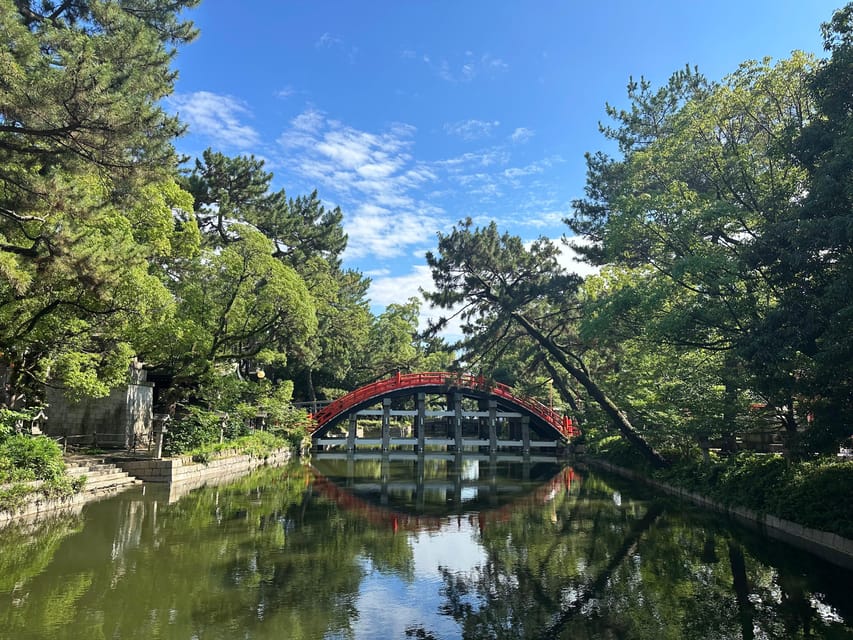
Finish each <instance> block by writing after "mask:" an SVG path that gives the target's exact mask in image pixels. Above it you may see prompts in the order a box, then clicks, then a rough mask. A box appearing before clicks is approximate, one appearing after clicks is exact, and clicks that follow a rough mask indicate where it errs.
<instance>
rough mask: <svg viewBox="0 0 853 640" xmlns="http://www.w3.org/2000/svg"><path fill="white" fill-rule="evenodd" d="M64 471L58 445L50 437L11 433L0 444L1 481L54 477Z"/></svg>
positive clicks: (62, 473)
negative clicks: (11, 434)
mask: <svg viewBox="0 0 853 640" xmlns="http://www.w3.org/2000/svg"><path fill="white" fill-rule="evenodd" d="M64 473H65V462H64V461H63V459H62V449H60V448H59V445H58V444H56V443H55V442H54V441H53V440H51V439H50V438H47V437H44V436H37V437H31V436H24V435H13V436H9V437H8V438H6V440H5V441H4V442H3V443H2V444H0V479H2V481H3V482H10V481H11V482H14V481H25V480H56V479H58V478H61V477H62V476H63V475H64ZM4 476H5V478H4Z"/></svg>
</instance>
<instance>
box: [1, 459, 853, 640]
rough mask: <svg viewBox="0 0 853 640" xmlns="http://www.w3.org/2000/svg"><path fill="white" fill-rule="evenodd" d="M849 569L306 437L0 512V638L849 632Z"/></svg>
mask: <svg viewBox="0 0 853 640" xmlns="http://www.w3.org/2000/svg"><path fill="white" fill-rule="evenodd" d="M851 578H853V576H851V574H850V572H846V571H844V570H841V569H839V568H836V567H833V566H831V565H829V564H827V563H825V562H822V561H819V560H817V559H814V558H812V557H810V556H808V555H807V554H805V553H801V552H798V551H796V550H794V549H791V548H790V547H786V546H785V545H783V544H781V543H777V542H773V541H769V540H767V539H765V538H763V537H761V536H759V535H756V534H754V533H751V532H748V531H745V530H743V529H741V528H739V527H737V526H733V525H731V524H729V523H727V522H725V521H722V520H721V519H720V518H719V517H717V516H716V515H714V514H709V513H706V512H702V511H699V510H696V509H692V508H689V507H686V506H685V505H683V504H680V503H677V502H674V501H672V500H669V499H660V498H659V497H658V496H655V495H653V494H650V493H648V492H647V491H644V490H641V489H638V488H637V487H634V486H632V485H631V484H629V483H626V482H625V481H623V480H621V479H618V478H611V477H609V476H605V475H600V474H592V473H589V472H587V471H581V470H578V469H573V468H571V467H567V466H564V465H563V464H562V463H560V462H557V461H555V460H533V459H528V460H526V461H525V460H523V459H516V460H512V459H508V458H504V459H500V460H498V459H489V458H488V456H485V457H464V456H452V455H451V456H447V455H433V456H415V457H409V458H408V459H401V460H396V459H393V457H392V456H385V457H382V456H379V457H375V456H373V457H371V456H367V457H362V458H358V457H355V458H347V457H343V458H341V457H338V458H337V459H336V458H335V457H324V456H317V457H315V458H314V459H313V460H312V463H311V465H293V466H290V467H286V468H278V469H264V470H261V471H259V472H256V473H253V474H251V475H250V476H246V477H244V478H242V479H240V480H237V481H234V482H231V483H229V484H224V485H221V486H215V487H203V488H200V489H196V490H193V491H191V492H190V493H188V494H186V495H181V494H180V492H176V491H168V490H165V489H161V490H157V489H156V488H155V489H152V488H150V487H149V488H146V490H145V491H144V493H143V491H142V490H130V491H128V492H126V493H122V494H119V495H117V496H115V497H113V498H111V499H108V500H104V501H102V502H99V503H94V504H91V505H88V506H87V507H86V508H85V509H84V510H83V512H82V513H81V514H80V515H78V516H74V517H69V518H59V519H54V520H51V521H46V522H44V523H38V524H35V525H27V526H25V527H20V528H9V529H5V530H3V531H0V638H2V639H4V640H5V639H7V638H8V639H9V640H11V639H12V638H14V639H16V640H24V639H28V638H205V639H207V638H214V639H216V638H234V637H240V638H252V639H255V638H284V637H286V638H297V639H299V638H317V639H321V638H405V637H411V638H424V639H427V638H471V639H475V638H476V639H479V638H620V639H621V638H629V639H630V638H637V639H645V638H654V639H655V640H658V639H667V638H673V639H676V638H679V639H680V638H721V639H722V638H744V639H746V638H795V639H796V638H827V639H838V638H853V627H851V620H853V606H851V601H853V596H851V586H850V585H851V584H853V580H851Z"/></svg>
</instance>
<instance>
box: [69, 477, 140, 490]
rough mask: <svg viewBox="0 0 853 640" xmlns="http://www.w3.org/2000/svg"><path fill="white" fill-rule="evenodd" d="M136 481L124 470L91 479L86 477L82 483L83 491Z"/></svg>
mask: <svg viewBox="0 0 853 640" xmlns="http://www.w3.org/2000/svg"><path fill="white" fill-rule="evenodd" d="M137 483H138V481H137V480H136V478H134V477H133V476H129V475H128V474H127V473H125V472H121V473H115V474H112V475H110V476H104V477H98V478H94V479H92V480H89V479H88V478H87V479H86V484H85V485H83V491H99V490H101V489H108V488H111V487H124V486H126V485H130V484H137Z"/></svg>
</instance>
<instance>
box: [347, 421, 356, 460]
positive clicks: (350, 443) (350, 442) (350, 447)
mask: <svg viewBox="0 0 853 640" xmlns="http://www.w3.org/2000/svg"><path fill="white" fill-rule="evenodd" d="M357 429H358V416H357V415H356V414H352V415H351V416H350V417H349V430H348V431H347V451H349V452H350V453H351V452H353V451H355V436H356V431H357Z"/></svg>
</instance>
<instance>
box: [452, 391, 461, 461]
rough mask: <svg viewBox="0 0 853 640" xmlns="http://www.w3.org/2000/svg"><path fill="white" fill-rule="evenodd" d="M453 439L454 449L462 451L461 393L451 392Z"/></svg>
mask: <svg viewBox="0 0 853 640" xmlns="http://www.w3.org/2000/svg"><path fill="white" fill-rule="evenodd" d="M453 412H454V414H455V415H454V416H453V439H454V441H455V443H456V444H455V446H456V451H457V452H459V451H462V394H461V393H454V394H453Z"/></svg>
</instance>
